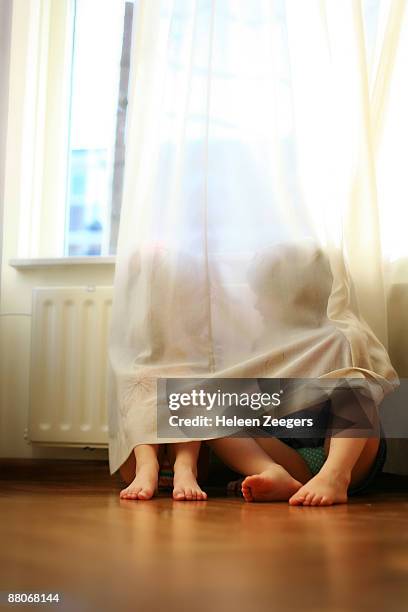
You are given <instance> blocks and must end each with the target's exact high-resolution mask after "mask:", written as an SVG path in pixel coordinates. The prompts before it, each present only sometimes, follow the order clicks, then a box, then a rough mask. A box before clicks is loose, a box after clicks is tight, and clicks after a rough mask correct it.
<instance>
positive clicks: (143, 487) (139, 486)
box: [120, 463, 158, 500]
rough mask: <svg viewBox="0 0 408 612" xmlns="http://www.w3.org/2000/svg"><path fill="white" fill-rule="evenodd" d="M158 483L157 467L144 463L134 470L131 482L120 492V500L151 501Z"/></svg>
mask: <svg viewBox="0 0 408 612" xmlns="http://www.w3.org/2000/svg"><path fill="white" fill-rule="evenodd" d="M157 481H158V466H157V465H155V464H154V463H146V464H143V465H141V466H140V467H139V468H138V469H137V470H136V476H135V479H134V480H133V482H131V483H130V485H129V486H128V487H126V489H123V490H122V491H121V492H120V498H121V499H140V500H147V499H151V498H152V497H153V495H154V494H155V492H156V489H157Z"/></svg>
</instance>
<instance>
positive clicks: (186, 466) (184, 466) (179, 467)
mask: <svg viewBox="0 0 408 612" xmlns="http://www.w3.org/2000/svg"><path fill="white" fill-rule="evenodd" d="M173 469H174V472H187V471H188V472H192V473H193V474H194V476H197V468H196V467H195V466H194V465H191V463H190V462H189V461H185V460H184V459H176V460H175V462H174V467H173Z"/></svg>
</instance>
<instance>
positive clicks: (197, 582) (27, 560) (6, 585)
mask: <svg viewBox="0 0 408 612" xmlns="http://www.w3.org/2000/svg"><path fill="white" fill-rule="evenodd" d="M0 467H1V468H2V474H1V476H0V542H1V547H0V569H1V571H0V591H2V592H9V591H18V592H22V591H26V592H27V591H30V592H47V593H48V592H59V593H60V594H61V595H62V603H61V604H60V605H58V606H56V609H58V610H69V611H71V610H72V611H75V612H76V611H81V610H112V612H116V611H121V610H124V611H127V610H137V611H138V610H140V611H143V612H149V611H156V610H158V611H162V610H163V611H167V610H169V611H172V610H185V609H186V610H187V609H191V610H199V611H201V610H202V611H208V612H215V611H218V610H223V611H224V610H227V611H229V610H231V611H234V610H235V611H240V610H250V611H251V612H252V611H257V610H259V611H263V610H265V611H266V610H268V611H271V610H273V611H274V610H276V611H279V612H281V611H282V612H283V611H286V610H291V611H292V610H296V611H297V610H299V611H300V612H301V611H305V610H307V611H309V610H310V611H313V612H319V611H321V610H329V611H333V612H346V611H354V610H355V611H360V610H361V611H367V612H368V611H369V612H377V611H383V610H386V611H387V612H394V611H398V612H399V611H404V612H405V611H406V610H407V609H408V492H407V491H406V490H404V489H403V488H402V489H401V488H398V487H396V488H394V490H392V489H391V490H383V491H381V490H378V491H375V492H374V493H372V494H370V495H368V496H365V497H361V498H354V499H352V500H351V502H350V503H349V504H348V505H346V506H336V507H333V508H291V507H289V506H288V505H287V504H283V503H279V504H246V503H244V502H243V501H241V500H239V499H235V498H232V499H231V498H227V497H223V496H222V495H220V494H219V492H218V493H217V492H213V495H212V496H211V497H210V499H209V501H208V502H173V501H171V499H169V498H168V497H167V496H160V497H159V498H157V499H154V500H152V501H149V502H130V501H120V500H119V499H118V490H119V488H120V483H119V481H118V480H114V479H110V478H109V477H107V474H106V466H105V465H103V464H100V465H98V464H97V463H95V465H89V464H88V465H85V466H80V465H78V464H75V462H63V463H61V464H60V465H59V468H57V469H56V468H51V467H50V464H49V463H47V462H45V463H42V465H41V466H39V464H32V465H31V466H30V465H29V464H27V463H24V462H23V463H21V464H20V465H17V466H16V464H13V466H12V465H11V464H9V465H7V464H4V463H2V464H0ZM5 468H6V469H5ZM398 489H400V490H398ZM25 608H26V606H22V607H21V609H25ZM52 608H53V606H51V605H48V606H44V607H43V608H41V607H39V606H37V607H36V609H48V610H50V609H52ZM10 609H11V608H10ZM15 609H18V608H15Z"/></svg>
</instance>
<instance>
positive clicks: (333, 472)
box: [320, 461, 351, 486]
mask: <svg viewBox="0 0 408 612" xmlns="http://www.w3.org/2000/svg"><path fill="white" fill-rule="evenodd" d="M320 473H321V474H322V475H324V476H325V477H326V478H330V479H332V480H337V481H340V482H341V483H343V484H346V485H347V486H348V485H349V484H350V480H351V471H350V470H347V469H344V468H341V467H339V466H338V465H330V463H328V462H327V461H326V463H325V464H324V465H323V467H322V468H321V470H320Z"/></svg>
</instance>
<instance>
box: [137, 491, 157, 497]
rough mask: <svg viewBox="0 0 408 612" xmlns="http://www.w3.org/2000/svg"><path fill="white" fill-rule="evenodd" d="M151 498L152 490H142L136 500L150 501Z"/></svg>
mask: <svg viewBox="0 0 408 612" xmlns="http://www.w3.org/2000/svg"><path fill="white" fill-rule="evenodd" d="M152 497H153V490H152V489H142V490H141V491H139V493H138V496H137V498H138V499H151V498H152Z"/></svg>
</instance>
